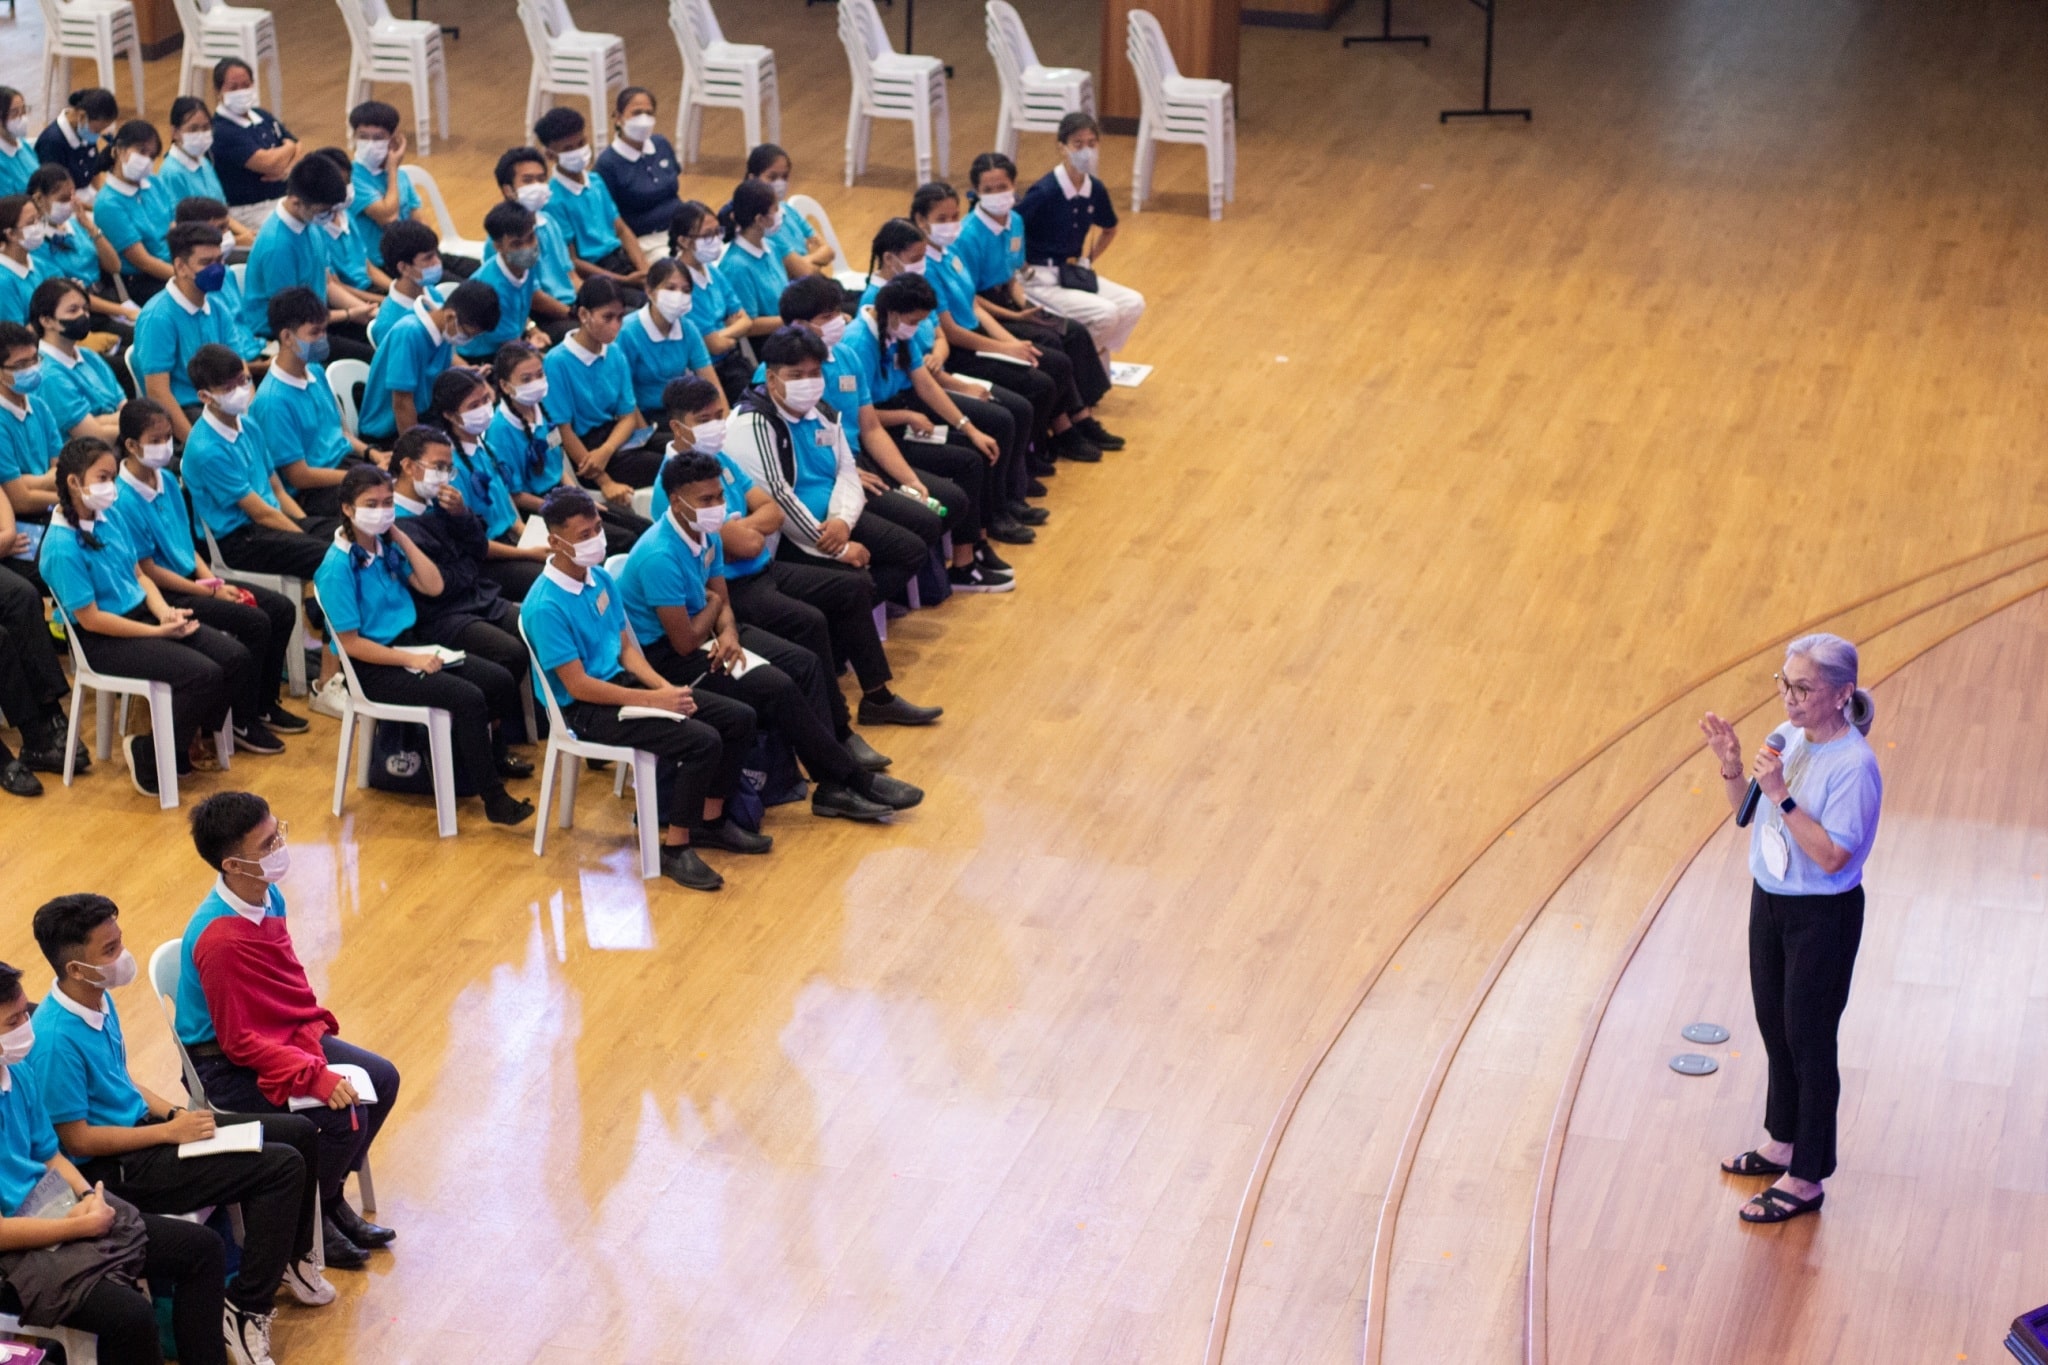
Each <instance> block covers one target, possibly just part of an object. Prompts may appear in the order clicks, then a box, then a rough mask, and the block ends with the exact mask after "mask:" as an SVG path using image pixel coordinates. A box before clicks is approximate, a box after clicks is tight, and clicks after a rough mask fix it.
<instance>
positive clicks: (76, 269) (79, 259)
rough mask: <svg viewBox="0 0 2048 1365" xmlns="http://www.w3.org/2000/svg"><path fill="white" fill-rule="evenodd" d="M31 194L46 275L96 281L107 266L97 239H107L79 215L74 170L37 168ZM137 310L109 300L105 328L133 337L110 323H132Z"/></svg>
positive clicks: (40, 262)
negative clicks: (39, 222)
mask: <svg viewBox="0 0 2048 1365" xmlns="http://www.w3.org/2000/svg"><path fill="white" fill-rule="evenodd" d="M28 196H29V198H30V199H32V200H34V201H35V206H36V212H38V213H40V214H41V215H42V216H43V244H42V246H40V247H38V248H37V249H36V252H35V259H36V263H37V265H38V266H39V267H40V268H41V270H42V273H43V277H44V278H45V279H48V278H51V277H53V276H57V275H68V276H70V277H71V278H72V279H74V280H77V281H78V282H79V283H81V284H93V283H96V282H97V281H98V280H99V277H100V274H101V271H102V269H103V268H104V265H105V262H103V261H102V260H101V259H100V249H99V245H98V241H104V240H105V238H104V237H99V238H98V241H95V237H96V236H97V234H98V231H99V230H98V228H97V227H96V226H95V225H94V224H93V223H92V221H91V220H90V219H89V218H81V217H80V216H79V213H78V187H77V186H76V185H75V184H74V183H73V182H72V179H71V172H69V171H67V170H65V169H64V168H63V167H62V166H57V165H50V166H40V167H38V168H37V169H36V173H35V174H34V175H32V176H30V177H29V181H28ZM137 311H138V310H137V308H136V305H134V304H115V303H112V302H109V303H107V304H106V307H105V309H104V310H103V313H104V316H105V317H106V318H107V319H108V321H109V324H110V325H109V326H108V327H107V328H106V330H108V331H112V332H116V333H120V332H127V334H128V335H130V336H132V335H133V332H132V331H129V330H128V329H126V328H118V327H114V326H112V325H111V324H112V321H113V319H115V318H119V319H121V321H122V322H127V323H132V322H133V321H134V320H135V314H136V312H137Z"/></svg>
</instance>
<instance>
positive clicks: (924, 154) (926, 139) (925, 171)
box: [910, 104, 932, 185]
mask: <svg viewBox="0 0 2048 1365" xmlns="http://www.w3.org/2000/svg"><path fill="white" fill-rule="evenodd" d="M910 145H911V148H912V151H913V152H914V154H915V155H916V157H917V183H918V184H920V185H922V184H925V183H926V182H927V181H929V180H930V179H931V178H932V109H931V106H930V105H929V104H922V105H919V106H918V108H917V110H916V112H915V114H914V116H913V117H912V118H911V120H910Z"/></svg>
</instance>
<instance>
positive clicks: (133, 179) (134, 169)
mask: <svg viewBox="0 0 2048 1365" xmlns="http://www.w3.org/2000/svg"><path fill="white" fill-rule="evenodd" d="M121 178H122V179H123V180H125V181H127V182H128V183H129V184H131V185H140V184H141V183H142V182H143V181H145V180H147V179H149V158H148V157H146V156H144V155H143V154H142V153H141V152H130V153H128V155H126V156H124V157H122V158H121Z"/></svg>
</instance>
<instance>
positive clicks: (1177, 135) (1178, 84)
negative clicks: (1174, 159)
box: [1125, 9, 1237, 219]
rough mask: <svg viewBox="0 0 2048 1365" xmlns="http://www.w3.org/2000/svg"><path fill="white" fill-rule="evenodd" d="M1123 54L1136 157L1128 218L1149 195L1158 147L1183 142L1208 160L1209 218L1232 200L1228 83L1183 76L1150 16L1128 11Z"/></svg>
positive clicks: (1233, 132) (1233, 144)
mask: <svg viewBox="0 0 2048 1365" xmlns="http://www.w3.org/2000/svg"><path fill="white" fill-rule="evenodd" d="M1126 37H1127V39H1128V43H1127V46H1126V48H1125V52H1126V54H1127V55H1128V56H1129V57H1130V59H1131V67H1132V69H1133V70H1135V71H1136V72H1137V74H1138V105H1139V118H1138V155H1137V158H1136V162H1135V165H1134V168H1133V171H1132V175H1131V212H1133V213H1137V212H1139V211H1140V210H1142V209H1143V208H1144V207H1145V199H1146V197H1147V196H1148V195H1149V194H1150V193H1151V189H1152V158H1153V154H1154V153H1155V152H1156V151H1157V150H1158V147H1159V144H1160V143H1162V142H1188V143H1194V144H1197V145H1199V146H1202V147H1204V148H1206V149H1207V150H1208V154H1209V217H1210V218H1211V219H1217V218H1221V217H1222V216H1223V204H1224V201H1225V200H1232V201H1235V200H1236V198H1237V97H1236V94H1235V92H1233V91H1232V89H1231V88H1230V82H1229V81H1217V80H1206V79H1202V78H1198V77H1194V76H1183V75H1181V74H1180V67H1179V65H1178V64H1176V63H1175V61H1174V60H1173V49H1172V48H1170V47H1168V46H1167V45H1166V33H1165V31H1164V30H1162V29H1161V28H1160V27H1159V21H1158V20H1157V19H1156V18H1154V17H1153V16H1152V13H1151V11H1149V10H1142V9H1134V10H1132V11H1131V12H1130V18H1129V23H1128V26H1127V29H1126Z"/></svg>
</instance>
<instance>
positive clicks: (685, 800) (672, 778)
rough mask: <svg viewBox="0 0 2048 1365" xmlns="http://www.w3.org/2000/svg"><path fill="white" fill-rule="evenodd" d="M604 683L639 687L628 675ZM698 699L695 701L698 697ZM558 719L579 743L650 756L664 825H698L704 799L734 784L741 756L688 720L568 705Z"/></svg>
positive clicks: (724, 792) (585, 704) (725, 792)
mask: <svg viewBox="0 0 2048 1365" xmlns="http://www.w3.org/2000/svg"><path fill="white" fill-rule="evenodd" d="M610 681H611V682H614V683H616V684H618V685H619V686H620V687H638V686H639V685H640V684H639V683H638V682H637V681H636V680H635V679H634V678H633V676H632V675H631V674H629V673H622V674H620V675H619V676H618V677H616V678H612V679H610ZM699 700H700V703H701V700H702V699H701V698H700V699H699ZM720 700H721V701H723V700H724V699H723V698H720ZM562 719H563V720H564V721H566V722H568V725H569V728H570V729H571V730H574V731H575V732H576V734H577V736H578V737H579V738H581V739H588V740H593V741H595V742H597V743H599V744H623V745H626V746H628V747H630V748H634V749H645V750H646V751H647V752H649V753H651V754H653V755H654V758H655V775H656V777H657V778H658V779H659V785H658V788H657V790H656V793H655V806H656V809H658V810H659V811H660V812H661V823H662V824H663V825H665V826H668V825H681V826H683V827H685V828H687V827H689V826H691V825H695V824H700V823H702V822H703V819H704V798H705V797H706V796H707V795H718V796H726V795H730V794H731V792H732V787H733V783H734V782H736V781H738V780H739V773H740V766H739V765H740V762H741V760H742V759H744V758H745V757H746V755H745V754H740V755H738V756H737V757H728V756H727V754H726V752H725V743H724V741H723V740H722V739H720V737H719V733H718V731H717V730H716V729H714V728H713V727H712V726H710V725H708V724H706V723H705V722H703V721H701V720H698V719H696V718H695V717H692V716H685V717H684V718H683V719H681V720H620V719H619V708H618V707H616V706H599V705H597V704H595V703H594V702H587V701H572V702H570V703H569V705H568V706H566V707H564V708H563V710H562ZM542 814H543V815H545V814H546V812H542Z"/></svg>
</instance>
